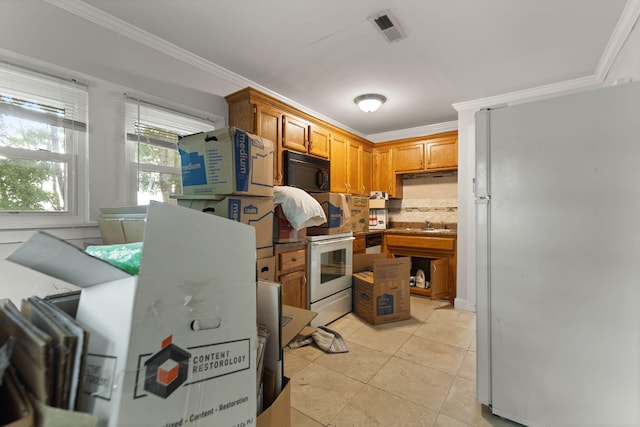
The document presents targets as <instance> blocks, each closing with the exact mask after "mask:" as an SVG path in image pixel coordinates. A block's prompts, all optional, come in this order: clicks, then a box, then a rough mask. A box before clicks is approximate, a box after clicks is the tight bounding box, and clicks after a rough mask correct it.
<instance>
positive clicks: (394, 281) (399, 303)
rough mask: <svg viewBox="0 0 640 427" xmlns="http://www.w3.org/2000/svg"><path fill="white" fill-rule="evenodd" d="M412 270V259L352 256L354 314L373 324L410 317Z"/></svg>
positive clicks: (372, 255) (387, 255)
mask: <svg viewBox="0 0 640 427" xmlns="http://www.w3.org/2000/svg"><path fill="white" fill-rule="evenodd" d="M390 257H391V258H390ZM410 270H411V258H410V257H402V258H392V255H390V254H361V255H360V254H355V255H354V256H353V307H354V312H355V313H356V314H357V315H358V316H360V317H361V318H363V319H364V320H366V321H367V322H369V323H371V324H372V325H379V324H381V323H390V322H396V321H398V320H406V319H409V318H411V298H410V294H409V276H410V273H411V271H410Z"/></svg>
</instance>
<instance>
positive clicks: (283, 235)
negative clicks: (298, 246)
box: [273, 206, 307, 243]
mask: <svg viewBox="0 0 640 427" xmlns="http://www.w3.org/2000/svg"><path fill="white" fill-rule="evenodd" d="M306 237H307V229H306V227H305V228H301V229H300V230H296V229H295V228H293V225H291V223H290V222H289V220H288V219H287V217H286V216H285V215H284V212H283V211H282V207H281V206H276V209H275V214H274V218H273V242H274V243H292V242H301V241H303V240H304V239H305V238H306Z"/></svg>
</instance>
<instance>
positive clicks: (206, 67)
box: [44, 0, 366, 138]
mask: <svg viewBox="0 0 640 427" xmlns="http://www.w3.org/2000/svg"><path fill="white" fill-rule="evenodd" d="M44 1H46V2H47V3H49V4H51V5H53V6H56V7H58V8H60V9H63V10H66V11H67V12H69V13H72V14H74V15H76V16H79V17H80V18H83V19H86V20H88V21H90V22H93V23H94V24H97V25H99V26H101V27H103V28H105V29H107V30H110V31H113V32H115V33H118V34H120V35H122V36H124V37H126V38H128V39H130V40H133V41H135V42H138V43H141V44H143V45H145V46H147V47H150V48H151V49H154V50H156V51H158V52H162V53H164V54H166V55H168V56H170V57H172V58H175V59H177V60H179V61H181V62H183V63H185V64H188V65H191V66H193V67H196V68H197V69H200V70H202V71H204V72H206V73H208V74H211V75H212V76H214V77H216V78H218V79H220V80H222V81H225V82H227V83H230V84H232V85H235V86H236V87H237V88H238V89H243V88H245V87H253V88H255V89H258V90H259V91H261V92H264V93H266V94H268V95H269V96H272V97H273V98H275V99H278V100H279V101H281V102H284V103H286V104H289V105H291V106H292V107H294V108H297V109H298V110H301V111H304V112H306V113H308V114H311V115H313V116H315V117H317V118H319V119H321V120H324V121H326V122H327V123H331V124H334V125H335V126H338V127H341V128H343V129H344V130H346V131H348V132H351V133H353V134H355V135H358V136H361V137H363V138H366V135H364V134H362V133H361V132H358V131H356V130H355V129H351V128H350V127H348V126H345V125H344V124H342V123H339V122H337V121H335V120H333V119H331V118H330V117H327V116H325V115H324V114H320V113H318V112H317V111H314V110H311V109H309V108H307V107H305V106H304V105H301V104H299V103H297V102H295V101H293V100H292V99H289V98H287V97H285V96H282V95H280V94H279V93H277V92H274V91H273V90H271V89H269V88H267V87H264V86H262V85H260V84H258V83H256V82H253V81H251V80H249V79H247V78H245V77H242V76H241V75H239V74H236V73H234V72H232V71H229V70H227V69H226V68H224V67H221V66H219V65H217V64H215V63H213V62H211V61H208V60H206V59H204V58H202V57H201V56H198V55H196V54H194V53H192V52H189V51H188V50H186V49H183V48H181V47H179V46H177V45H175V44H173V43H170V42H168V41H166V40H164V39H162V38H160V37H158V36H155V35H153V34H151V33H149V32H147V31H144V30H143V29H141V28H138V27H136V26H135V25H131V24H129V23H128V22H126V21H123V20H122V19H119V18H117V17H115V16H113V15H111V14H109V13H107V12H105V11H103V10H101V9H98V8H96V7H94V6H91V5H90V4H87V3H85V2H83V1H81V0H44ZM216 95H219V96H226V95H228V94H226V93H224V94H216Z"/></svg>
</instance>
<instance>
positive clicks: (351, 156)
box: [347, 139, 362, 194]
mask: <svg viewBox="0 0 640 427" xmlns="http://www.w3.org/2000/svg"><path fill="white" fill-rule="evenodd" d="M361 152H362V146H361V145H360V143H359V142H357V141H353V140H351V139H350V140H348V144H347V192H348V193H351V194H361V193H362V160H361V155H360V154H361Z"/></svg>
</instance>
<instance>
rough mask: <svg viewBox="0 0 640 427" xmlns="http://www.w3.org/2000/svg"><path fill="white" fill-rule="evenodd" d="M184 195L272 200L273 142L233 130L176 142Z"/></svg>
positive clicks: (207, 133)
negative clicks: (212, 195)
mask: <svg viewBox="0 0 640 427" xmlns="http://www.w3.org/2000/svg"><path fill="white" fill-rule="evenodd" d="M178 151H179V153H180V163H181V169H182V192H183V194H185V195H187V194H191V195H203V194H209V195H211V194H221V195H225V194H235V195H243V196H268V197H273V155H274V154H273V142H272V141H270V140H268V139H264V138H261V137H259V136H257V135H253V134H251V133H248V132H245V131H243V130H240V129H237V128H235V127H224V128H220V129H216V130H214V131H211V132H201V133H197V134H194V135H188V136H185V137H182V138H181V139H180V140H179V141H178Z"/></svg>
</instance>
